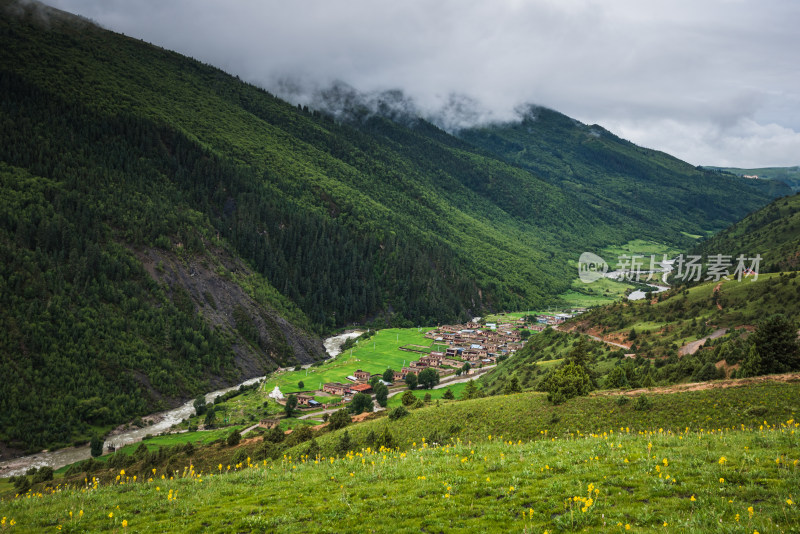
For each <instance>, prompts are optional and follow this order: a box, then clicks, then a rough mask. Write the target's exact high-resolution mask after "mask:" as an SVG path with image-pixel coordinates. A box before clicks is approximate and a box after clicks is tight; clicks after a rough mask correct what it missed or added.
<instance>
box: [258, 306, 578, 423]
mask: <svg viewBox="0 0 800 534" xmlns="http://www.w3.org/2000/svg"><path fill="white" fill-rule="evenodd" d="M584 311H586V310H585V309H584V308H578V309H572V310H569V311H568V312H564V313H559V312H553V313H542V314H527V315H525V314H514V315H513V316H512V315H509V316H506V315H505V314H500V315H498V316H495V317H492V318H490V320H481V318H475V319H473V320H472V321H469V322H467V323H466V324H455V325H441V326H438V327H437V328H434V329H431V330H428V331H427V332H425V333H424V339H425V340H429V341H430V342H429V344H427V345H423V344H421V343H420V344H418V343H408V344H405V345H401V346H398V347H396V349H397V350H398V351H402V353H403V354H404V355H405V354H407V355H408V356H409V360H410V361H409V362H408V364H407V365H406V363H405V361H404V362H403V365H402V366H401V367H400V369H399V370H394V369H393V373H392V380H391V381H387V380H386V378H388V376H386V374H385V370H384V371H378V372H369V371H365V370H362V369H356V370H355V371H354V372H352V373H351V374H347V375H343V376H342V377H341V379H340V380H338V381H333V382H325V383H320V387H319V388H318V389H304V390H301V391H296V392H293V393H292V394H293V395H295V397H296V398H297V407H298V408H299V409H301V410H302V411H307V412H315V411H317V410H329V409H332V408H335V407H337V406H341V405H343V404H347V403H349V402H350V401H351V400H352V398H353V396H354V395H356V394H358V393H365V394H370V395H371V394H373V393H374V389H373V388H374V387H375V385H376V384H378V383H382V384H383V385H385V386H387V387H388V388H389V390H390V392H397V391H399V390H401V389H404V388H405V387H406V382H407V378H408V375H409V374H413V375H417V376H419V375H420V373H422V372H423V371H425V370H426V369H432V370H434V371H435V372H436V373H437V375H438V377H439V387H446V386H447V384H449V383H452V382H454V381H456V380H457V379H460V378H461V377H463V376H468V377H473V378H477V377H478V376H480V375H481V374H482V373H484V372H486V371H488V370H489V369H490V368H491V367H492V366H494V365H495V364H496V363H497V362H498V361H499V360H502V359H505V358H508V357H510V356H512V355H513V354H514V353H515V352H516V351H517V350H519V349H521V348H522V347H523V346H524V343H525V340H527V339H528V337H530V335H531V334H534V333H537V332H541V331H542V330H544V329H545V328H547V327H548V326H554V325H558V324H561V323H563V322H564V321H565V320H567V319H569V318H571V317H574V316H575V315H578V314H580V313H583V312H584ZM517 315H521V316H517ZM388 368H389V369H391V367H388ZM301 383H302V382H301ZM269 397H270V398H271V399H273V400H275V401H276V402H278V403H279V404H281V405H283V404H285V402H286V397H287V395H285V394H284V393H283V392H282V391H281V388H280V387H279V386H278V385H276V386H275V387H274V388H273V389H272V391H271V392H270V393H269Z"/></svg>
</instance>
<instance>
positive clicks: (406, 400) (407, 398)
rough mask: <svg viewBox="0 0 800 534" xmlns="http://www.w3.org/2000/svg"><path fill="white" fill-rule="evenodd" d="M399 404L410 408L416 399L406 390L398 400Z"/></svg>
mask: <svg viewBox="0 0 800 534" xmlns="http://www.w3.org/2000/svg"><path fill="white" fill-rule="evenodd" d="M400 402H401V403H402V404H403V406H411V405H412V404H414V403H415V402H417V397H415V396H414V394H413V393H411V390H406V392H405V393H403V396H402V397H401V398H400Z"/></svg>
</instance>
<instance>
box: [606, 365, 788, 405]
mask: <svg viewBox="0 0 800 534" xmlns="http://www.w3.org/2000/svg"><path fill="white" fill-rule="evenodd" d="M723 361H724V360H723ZM733 367H735V366H731V368H733ZM766 382H800V373H785V374H782V375H765V376H753V377H750V378H734V379H727V380H713V381H710V382H692V383H689V384H675V385H672V386H659V387H653V388H639V389H629V390H625V391H602V392H598V393H593V395H596V396H614V395H627V396H629V397H634V396H636V395H641V394H642V393H648V394H653V395H661V394H664V393H682V392H684V391H703V390H706V389H725V388H737V387H742V386H749V385H752V384H763V383H766Z"/></svg>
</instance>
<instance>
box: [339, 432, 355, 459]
mask: <svg viewBox="0 0 800 534" xmlns="http://www.w3.org/2000/svg"><path fill="white" fill-rule="evenodd" d="M352 448H353V442H352V440H351V439H350V433H349V432H348V431H347V430H345V431H344V433H343V434H342V435H341V436H340V437H339V442H338V443H337V444H336V452H337V453H338V454H339V455H341V456H344V455H345V454H347V453H348V452H350V450H351V449H352Z"/></svg>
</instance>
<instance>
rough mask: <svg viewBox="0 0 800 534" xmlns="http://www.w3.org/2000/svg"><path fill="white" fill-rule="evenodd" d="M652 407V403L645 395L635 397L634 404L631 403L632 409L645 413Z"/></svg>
mask: <svg viewBox="0 0 800 534" xmlns="http://www.w3.org/2000/svg"><path fill="white" fill-rule="evenodd" d="M652 406H653V401H651V400H650V398H649V397H648V396H647V395H639V396H638V397H636V402H635V403H633V409H634V410H639V411H642V412H646V411H647V410H649V409H650V408H651V407H652Z"/></svg>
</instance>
